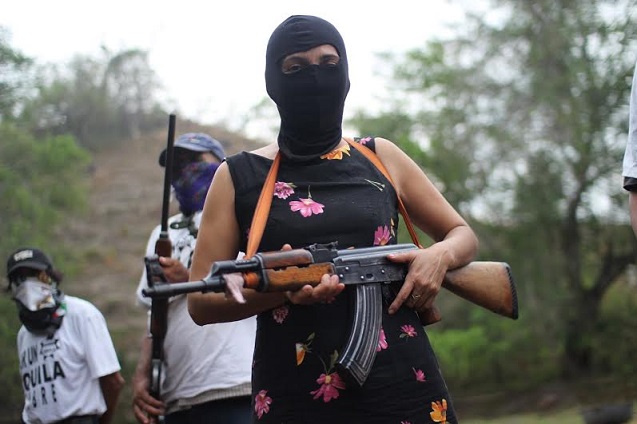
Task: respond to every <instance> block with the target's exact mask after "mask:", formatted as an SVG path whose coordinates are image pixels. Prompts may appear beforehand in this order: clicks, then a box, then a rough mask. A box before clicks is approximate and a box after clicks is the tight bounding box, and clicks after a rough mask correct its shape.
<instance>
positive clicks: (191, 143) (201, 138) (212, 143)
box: [159, 133, 226, 166]
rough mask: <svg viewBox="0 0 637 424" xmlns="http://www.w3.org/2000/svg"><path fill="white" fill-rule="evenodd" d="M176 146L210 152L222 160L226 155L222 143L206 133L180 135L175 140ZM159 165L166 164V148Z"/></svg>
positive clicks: (160, 156) (160, 157) (194, 150)
mask: <svg viewBox="0 0 637 424" xmlns="http://www.w3.org/2000/svg"><path fill="white" fill-rule="evenodd" d="M174 147H179V148H181V149H186V150H192V151H193V152H202V153H203V152H210V153H212V154H213V155H215V156H216V157H217V159H219V161H222V160H224V159H225V157H226V153H225V152H224V150H223V146H222V145H221V143H220V142H219V141H218V140H216V139H214V138H212V137H210V136H209V135H208V134H204V133H186V134H183V135H180V136H179V138H177V140H176V141H175V144H174ZM159 165H161V166H166V149H164V150H162V152H161V154H160V155H159Z"/></svg>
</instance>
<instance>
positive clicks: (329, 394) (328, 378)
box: [310, 373, 345, 403]
mask: <svg viewBox="0 0 637 424" xmlns="http://www.w3.org/2000/svg"><path fill="white" fill-rule="evenodd" d="M316 382H317V383H318V384H320V385H321V387H319V388H318V389H316V390H314V391H312V392H310V394H312V395H314V399H315V400H316V399H318V398H320V397H323V402H325V403H327V402H329V401H331V400H332V399H338V396H339V395H340V393H339V391H338V390H339V389H340V390H344V389H345V382H344V381H343V380H341V377H340V376H339V375H338V374H337V373H332V374H321V376H320V377H319V378H318V379H317V380H316Z"/></svg>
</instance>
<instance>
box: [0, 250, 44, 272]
mask: <svg viewBox="0 0 637 424" xmlns="http://www.w3.org/2000/svg"><path fill="white" fill-rule="evenodd" d="M18 268H31V269H37V270H40V271H45V270H52V269H53V262H51V259H49V257H48V256H47V255H46V254H45V253H44V252H43V251H41V250H40V249H35V248H32V247H22V248H20V249H18V250H16V251H15V252H13V253H12V254H11V255H9V259H7V276H9V275H11V274H12V273H13V271H15V270H16V269H18Z"/></svg>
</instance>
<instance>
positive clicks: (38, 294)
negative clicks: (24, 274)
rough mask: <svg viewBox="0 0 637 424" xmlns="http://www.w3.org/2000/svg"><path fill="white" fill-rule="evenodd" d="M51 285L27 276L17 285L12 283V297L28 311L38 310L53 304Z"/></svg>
mask: <svg viewBox="0 0 637 424" xmlns="http://www.w3.org/2000/svg"><path fill="white" fill-rule="evenodd" d="M53 290H54V289H53V287H52V286H51V285H50V284H45V283H43V282H42V281H40V280H38V279H37V278H34V277H29V278H27V279H26V280H24V281H23V282H21V283H20V284H18V285H17V286H15V285H12V291H13V298H14V299H15V300H17V301H19V302H20V303H22V304H23V305H24V307H25V308H27V309H28V310H30V311H33V312H35V311H39V310H40V309H44V308H51V307H53V306H55V299H53Z"/></svg>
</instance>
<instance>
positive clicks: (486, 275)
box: [142, 243, 518, 386]
mask: <svg viewBox="0 0 637 424" xmlns="http://www.w3.org/2000/svg"><path fill="white" fill-rule="evenodd" d="M336 246H337V245H336V243H329V244H314V245H311V246H308V247H305V248H303V249H292V250H287V251H283V250H282V251H275V252H265V253H257V254H256V255H254V256H252V257H251V258H249V259H242V260H234V261H218V262H215V263H213V264H212V268H211V271H210V274H209V275H208V276H207V277H206V278H204V279H203V280H199V281H190V282H184V283H174V284H170V285H164V286H158V287H154V288H149V289H148V290H143V291H142V294H143V295H144V296H146V297H150V298H152V299H157V298H166V297H169V296H175V295H177V294H182V293H193V292H202V293H207V292H216V293H220V292H223V291H224V290H225V288H226V280H225V277H224V276H225V275H228V274H232V273H241V274H242V276H243V287H245V288H250V289H253V290H257V291H260V292H280V291H289V290H291V291H294V290H298V289H300V288H301V287H303V286H304V285H306V284H310V285H312V286H315V285H317V284H319V282H320V281H321V276H323V275H324V274H336V275H338V277H339V279H340V282H342V283H344V284H345V285H346V286H347V285H355V286H356V296H355V298H354V307H353V318H352V324H351V331H350V333H349V338H348V341H347V343H346V345H345V347H344V348H343V349H342V350H341V354H340V357H339V358H338V359H337V362H336V366H337V368H338V369H339V371H340V372H339V374H340V375H341V376H342V377H344V378H346V379H348V380H349V381H353V382H355V383H356V384H358V385H359V386H362V385H363V384H364V383H365V380H366V379H367V376H368V375H369V372H370V371H371V367H372V364H373V362H374V359H375V356H376V346H377V344H378V338H379V335H380V328H381V318H382V309H381V308H382V293H381V289H382V287H381V285H382V284H388V283H392V282H396V281H401V282H402V281H404V279H405V276H406V275H407V266H406V265H405V264H402V263H394V262H391V261H390V260H389V259H388V258H387V255H389V254H390V253H400V252H404V251H408V250H412V249H417V248H418V247H417V246H416V245H414V244H397V245H388V246H377V247H366V248H359V249H344V250H338V249H337V247H336ZM442 287H444V288H445V289H447V290H449V291H451V292H452V293H455V294H456V295H458V296H460V297H462V298H464V299H466V300H468V301H470V302H472V303H475V304H476V305H479V306H482V307H484V308H486V309H488V310H490V311H492V312H495V313H497V314H499V315H503V316H505V317H508V318H512V319H517V317H518V301H517V294H516V290H515V284H514V282H513V278H512V276H511V269H510V267H509V265H508V264H506V263H504V262H480V261H475V262H471V263H470V264H468V265H466V266H464V267H461V268H458V269H455V270H452V271H449V272H447V274H446V275H445V279H444V281H443V283H442ZM436 320H437V319H436ZM436 320H434V322H435V321H436Z"/></svg>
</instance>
